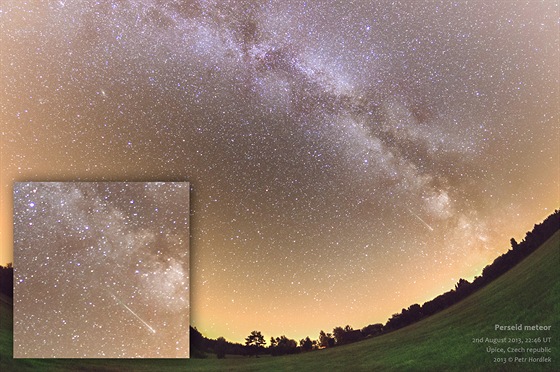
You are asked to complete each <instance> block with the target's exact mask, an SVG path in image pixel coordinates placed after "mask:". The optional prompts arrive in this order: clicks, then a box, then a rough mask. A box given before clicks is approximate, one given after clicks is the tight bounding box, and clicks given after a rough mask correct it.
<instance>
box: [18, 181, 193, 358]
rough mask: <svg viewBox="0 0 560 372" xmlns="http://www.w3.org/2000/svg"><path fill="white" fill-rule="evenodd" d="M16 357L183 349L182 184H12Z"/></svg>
mask: <svg viewBox="0 0 560 372" xmlns="http://www.w3.org/2000/svg"><path fill="white" fill-rule="evenodd" d="M14 211H15V213H14V262H15V265H14V356H15V357H19V358H30V357H31V358H53V357H58V358H76V357H78V358H79V357H87V358H117V357H120V358H123V357H124V358H134V357H143V358H173V357H182V358H185V357H188V356H189V338H188V337H189V249H188V248H189V232H188V231H189V229H188V227H189V226H188V222H189V184H188V183H185V182H183V183H118V182H117V183H87V182H82V183H79V182H66V183H60V182H58V183H48V182H47V183H41V182H27V183H16V184H15V185H14Z"/></svg>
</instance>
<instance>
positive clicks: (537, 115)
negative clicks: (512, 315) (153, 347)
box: [0, 0, 560, 341]
mask: <svg viewBox="0 0 560 372" xmlns="http://www.w3.org/2000/svg"><path fill="white" fill-rule="evenodd" d="M558 15H559V11H558V4H557V3H556V2H554V1H517V2H511V3H510V2H497V3H496V4H494V3H487V2H482V1H480V2H468V3H467V2H448V1H442V2H438V1H423V2H404V1H379V2H370V1H352V2H347V1H345V2H323V1H313V2H297V1H282V2H267V1H258V2H245V1H227V2H217V1H125V0H122V1H99V2H95V3H90V2H80V1H73V2H70V1H67V2H64V1H59V2H43V3H39V4H21V3H20V2H17V1H8V2H6V3H4V4H3V5H2V6H1V13H0V17H1V18H0V19H1V20H0V22H1V25H2V29H3V32H2V33H1V35H0V38H1V39H0V43H1V44H2V45H3V46H2V57H1V58H2V80H3V82H5V83H4V84H3V90H2V91H1V94H2V97H1V98H2V99H1V100H0V102H1V105H2V122H3V129H2V132H3V135H2V148H3V151H2V154H3V160H2V174H3V178H2V187H3V189H2V190H3V191H2V198H3V200H8V197H6V195H9V192H10V187H11V182H12V181H13V180H16V181H27V180H61V179H62V180H91V181H99V180H111V181H122V180H127V181H132V180H136V181H165V180H169V181H176V180H188V181H189V182H190V183H191V186H192V189H193V192H192V203H191V208H192V219H191V223H192V226H191V235H192V241H191V242H192V246H191V248H192V252H191V262H192V265H191V268H192V276H191V279H192V303H191V305H192V306H191V309H192V312H191V321H192V323H193V325H194V326H197V327H198V329H199V330H200V331H201V332H202V333H203V334H204V335H206V336H209V337H218V336H224V337H226V338H227V339H228V340H232V341H241V340H243V338H244V337H245V336H246V335H247V334H249V332H250V331H252V330H254V329H258V330H261V331H262V332H263V334H264V335H265V336H267V338H268V336H279V335H282V334H285V335H287V336H289V337H294V338H296V339H299V338H303V337H305V336H307V335H309V336H311V337H312V338H313V337H316V335H317V334H318V332H319V330H320V329H324V330H331V329H332V328H333V327H335V326H344V325H346V324H350V325H352V326H353V327H355V328H358V327H362V326H364V325H367V324H370V323H377V322H384V321H385V320H386V319H387V318H388V317H390V316H391V314H392V313H395V312H397V311H400V310H401V308H402V307H405V306H408V305H410V304H413V303H415V302H418V303H422V302H424V301H426V300H429V299H431V298H433V297H434V296H435V295H438V294H440V293H441V292H442V291H446V290H448V289H449V288H451V287H453V285H454V284H455V283H456V281H457V280H458V279H459V278H460V277H463V278H467V279H470V278H472V277H473V276H474V275H479V274H480V272H481V269H482V268H483V267H484V266H485V265H486V264H488V263H489V262H490V261H491V260H492V259H493V258H494V257H495V256H496V255H498V254H500V253H503V251H505V250H506V249H507V248H508V244H509V238H510V237H512V236H514V237H516V238H518V239H519V238H520V237H522V236H523V235H524V233H525V231H527V230H529V229H530V228H531V227H532V225H533V224H534V223H535V222H537V221H540V220H541V219H542V218H544V217H545V216H547V215H548V214H550V212H551V211H552V210H554V209H555V208H557V207H558V204H559V201H560V192H559V189H558V188H559V185H560V181H559V179H560V173H559V172H560V170H559V169H560V168H559V167H558V164H559V160H560V159H559V148H558V139H559V120H558V117H559V116H558V114H559V112H558V111H559V110H558V107H560V96H559V83H558V81H559V79H558V78H559V76H558V71H559V62H558V61H559V53H558V52H559V50H558V45H559V40H558V35H559V33H558V27H559V25H558V19H559V17H558ZM4 124H5V125H4ZM4 175H5V176H4ZM2 206H3V207H2V208H3V210H2V218H3V221H2V231H6V232H8V231H10V227H9V224H10V216H11V214H10V210H9V207H10V205H9V203H8V202H3V203H2ZM2 235H3V236H4V237H3V238H2V239H5V240H3V241H2V244H3V247H4V246H5V247H7V248H5V249H4V248H3V252H2V255H3V256H2V257H6V258H4V259H3V260H5V261H6V262H8V261H10V249H9V247H10V243H9V242H10V236H9V233H3V234H2ZM4 252H5V253H4Z"/></svg>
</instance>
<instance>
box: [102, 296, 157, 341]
mask: <svg viewBox="0 0 560 372" xmlns="http://www.w3.org/2000/svg"><path fill="white" fill-rule="evenodd" d="M107 292H109V291H107ZM109 294H110V295H111V296H112V297H113V298H114V299H115V301H117V303H118V304H119V305H122V306H124V308H125V309H127V310H128V311H130V312H131V313H132V315H134V316H135V317H136V318H137V319H138V320H139V321H141V322H142V324H144V325H145V326H146V327H147V328H148V329H149V330H150V331H151V332H152V333H156V330H155V329H153V328H152V327H151V326H150V325H149V324H148V323H146V322H145V321H144V319H142V318H140V317H139V316H138V314H136V313H135V312H134V311H132V309H131V308H130V307H128V306H126V304H124V303H123V302H122V301H121V300H119V299H118V298H117V296H115V295H114V294H113V293H111V292H109Z"/></svg>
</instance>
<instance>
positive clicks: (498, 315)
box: [0, 232, 560, 371]
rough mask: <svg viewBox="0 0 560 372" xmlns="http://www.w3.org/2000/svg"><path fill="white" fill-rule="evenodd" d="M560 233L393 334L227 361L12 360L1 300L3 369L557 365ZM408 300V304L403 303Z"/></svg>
mask: <svg viewBox="0 0 560 372" xmlns="http://www.w3.org/2000/svg"><path fill="white" fill-rule="evenodd" d="M559 276H560V232H557V233H556V234H555V235H554V236H553V237H552V238H551V239H549V240H548V241H547V242H546V243H545V244H544V245H543V246H542V247H541V248H539V249H538V250H537V251H536V252H535V253H533V254H532V255H531V256H529V257H528V258H527V259H525V260H524V261H523V262H521V263H520V264H518V265H517V266H516V267H514V268H513V269H511V270H510V271H509V272H507V273H506V274H504V275H502V276H501V277H500V278H498V279H496V280H495V281H494V282H492V283H491V284H489V285H488V286H487V287H485V288H483V289H481V290H480V291H478V292H476V293H474V294H473V295H471V296H470V297H468V298H466V299H465V300H463V301H462V302H460V303H458V304H456V305H454V306H452V307H450V308H449V309H447V310H445V311H443V312H441V313H438V314H436V315H434V316H432V317H430V318H427V319H425V320H423V321H421V322H418V323H416V324H413V325H411V326H409V327H406V328H403V329H401V330H398V331H396V332H393V333H389V334H387V335H383V336H380V337H376V338H372V339H369V340H364V341H361V342H358V343H355V344H351V345H346V346H341V347H335V348H332V349H325V350H319V351H314V352H310V353H305V354H300V355H289V356H283V357H261V358H258V359H256V358H239V357H231V358H226V359H222V360H218V359H215V358H209V359H190V360H184V359H182V360H169V359H166V360H92V359H75V360H72V359H66V360H63V359H62V360H61V359H12V342H13V341H12V339H13V337H12V309H11V306H10V305H8V304H6V303H5V302H4V301H5V300H6V299H5V298H3V300H4V301H0V305H1V312H0V320H1V322H2V324H1V327H0V335H1V339H0V353H1V354H0V357H1V360H0V370H2V371H10V370H14V371H27V370H29V371H31V370H33V371H37V370H41V371H49V370H51V371H59V370H68V371H70V370H71V371H80V370H84V371H85V370H88V371H91V370H93V371H95V370H109V371H153V370H158V371H175V370H184V371H212V370H221V371H224V370H225V371H229V370H231V371H257V370H265V371H269V370H293V371H308V370H309V371H322V370H328V371H331V370H353V371H356V370H357V371H361V370H367V371H369V370H399V371H402V370H413V371H415V370H430V371H444V370H461V371H487V370H504V371H511V370H519V371H527V370H555V369H556V370H557V369H558V368H559V367H560V363H559V362H560V350H559V344H558V336H559V332H558V330H559V328H560V316H559V314H560V282H559ZM403 305H405V304H403ZM495 324H501V325H511V324H523V325H551V326H552V330H551V331H496V330H494V325H495ZM481 337H483V338H503V337H516V338H522V339H525V337H541V340H542V339H543V338H544V337H552V343H549V344H544V343H542V342H541V343H540V344H532V345H528V344H524V345H520V346H523V347H525V348H528V347H535V346H536V347H540V346H548V347H551V348H552V352H551V353H545V354H535V355H532V354H529V353H518V354H514V353H508V354H500V355H496V354H493V355H492V354H489V353H487V352H486V347H487V346H499V347H508V346H515V345H512V344H504V345H492V344H488V343H483V344H479V343H473V339H474V338H481ZM495 356H498V357H506V358H507V357H516V356H517V357H529V356H536V357H539V356H547V357H551V358H552V362H551V363H507V364H500V363H495V362H494V357H495Z"/></svg>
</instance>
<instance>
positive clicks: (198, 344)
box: [0, 210, 560, 358]
mask: <svg viewBox="0 0 560 372" xmlns="http://www.w3.org/2000/svg"><path fill="white" fill-rule="evenodd" d="M559 229H560V210H555V211H554V213H553V214H551V215H550V216H548V217H547V218H546V219H545V220H544V221H543V222H542V223H540V224H537V225H535V226H534V228H533V230H532V231H529V232H527V234H526V236H525V238H524V239H523V241H521V242H520V243H518V242H517V241H515V239H513V238H512V239H511V240H510V242H511V249H510V250H509V251H508V252H506V253H504V254H503V255H501V256H499V257H498V258H496V259H495V260H494V262H492V263H491V264H490V265H488V266H486V267H485V268H484V269H483V270H482V275H481V276H477V277H475V278H474V280H473V282H472V283H470V282H469V281H467V280H465V279H459V281H458V282H457V284H456V285H455V289H452V290H450V291H448V292H445V293H443V294H441V295H439V296H437V297H436V298H434V299H433V300H431V301H428V302H426V303H424V304H423V305H422V306H420V305H418V304H414V305H411V306H409V307H408V308H406V309H402V311H401V312H400V313H396V314H393V315H392V317H391V318H390V319H389V320H388V321H387V323H386V324H385V325H383V324H381V323H376V324H370V325H368V326H366V327H364V328H362V329H359V330H355V329H353V328H352V327H351V326H349V325H347V326H346V327H344V328H343V327H335V328H334V329H333V331H332V333H325V332H324V331H323V330H321V331H320V332H319V338H318V339H317V340H312V339H310V338H309V337H306V338H304V339H301V340H300V341H299V343H298V342H296V340H293V339H290V338H288V337H286V336H284V335H282V336H279V337H276V338H275V337H271V338H270V345H269V346H268V347H266V348H265V347H264V345H265V338H264V336H263V335H262V334H261V332H259V331H253V332H251V334H250V335H249V336H248V337H247V338H246V339H245V345H243V344H240V343H232V342H229V341H227V340H226V339H224V338H223V337H219V338H218V339H216V340H213V339H209V338H206V337H204V336H203V335H202V334H201V333H200V332H199V331H198V330H197V329H196V328H193V327H191V328H190V343H191V357H193V358H205V357H206V356H207V354H208V353H213V354H216V355H217V356H218V358H224V357H225V356H226V354H229V355H245V356H256V357H258V356H259V355H262V354H270V355H273V356H277V355H286V354H297V353H301V352H307V351H312V350H317V349H323V348H329V347H334V346H338V345H344V344H349V343H352V342H356V341H360V340H363V339H366V338H370V337H375V336H379V335H382V334H385V333H388V332H391V331H394V330H397V329H399V328H402V327H405V326H407V325H410V324H412V323H415V322H417V321H419V320H421V319H423V318H426V317H428V316H430V315H433V314H435V313H438V312H440V311H442V310H444V309H446V308H448V307H450V306H451V305H453V304H455V303H457V302H459V301H461V300H462V299H464V298H465V297H467V296H469V295H470V294H472V293H474V292H476V291H477V290H479V289H480V288H482V287H484V286H486V285H487V284H488V283H490V282H491V281H493V280H494V279H496V278H497V277H499V276H500V275H502V274H503V273H505V272H506V271H508V270H509V269H511V268H512V267H514V266H515V265H517V264H518V263H519V262H521V261H522V260H523V259H524V258H525V257H527V256H528V255H530V254H531V253H532V252H534V251H535V250H536V249H537V248H538V247H540V246H541V245H542V244H543V243H544V242H546V241H547V240H548V239H549V238H550V237H551V236H552V235H554V233H555V232H556V231H558V230H559ZM13 273H14V270H13V267H12V264H7V265H6V266H1V265H0V293H3V294H4V295H6V296H9V297H13V284H14V280H13Z"/></svg>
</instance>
